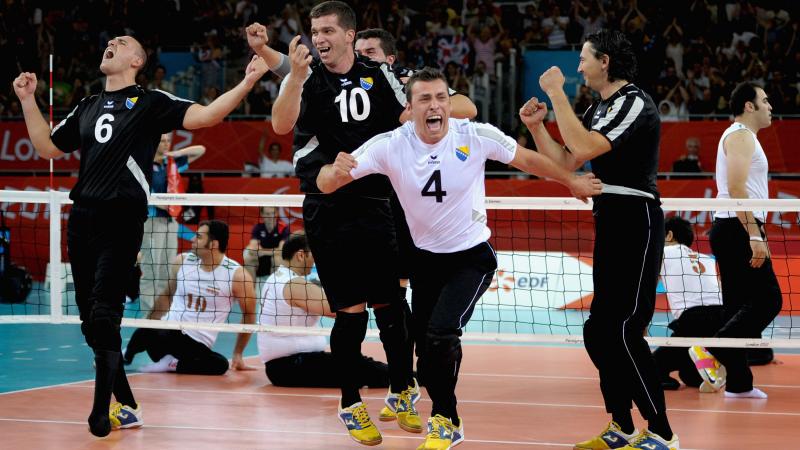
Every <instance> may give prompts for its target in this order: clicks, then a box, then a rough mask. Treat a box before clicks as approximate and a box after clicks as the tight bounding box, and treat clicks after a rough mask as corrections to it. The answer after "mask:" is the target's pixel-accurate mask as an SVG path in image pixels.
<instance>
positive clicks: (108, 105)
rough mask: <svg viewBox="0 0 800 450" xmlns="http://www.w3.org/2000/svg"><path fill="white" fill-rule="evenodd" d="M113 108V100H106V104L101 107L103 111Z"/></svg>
mask: <svg viewBox="0 0 800 450" xmlns="http://www.w3.org/2000/svg"><path fill="white" fill-rule="evenodd" d="M113 107H114V100H108V101H106V104H105V105H103V108H105V109H111V108H113Z"/></svg>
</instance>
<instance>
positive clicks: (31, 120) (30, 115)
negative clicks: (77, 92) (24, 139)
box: [14, 72, 64, 159]
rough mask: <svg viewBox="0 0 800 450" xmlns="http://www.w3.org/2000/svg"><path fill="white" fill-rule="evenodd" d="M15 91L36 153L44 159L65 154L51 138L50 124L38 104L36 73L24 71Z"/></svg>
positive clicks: (15, 82)
mask: <svg viewBox="0 0 800 450" xmlns="http://www.w3.org/2000/svg"><path fill="white" fill-rule="evenodd" d="M14 92H16V94H17V97H19V102H20V105H21V106H22V114H23V115H24V116H25V126H26V127H27V128H28V136H30V138H31V143H32V144H33V148H35V149H36V153H37V154H38V155H39V156H40V157H42V158H44V159H53V158H58V157H59V156H63V155H64V152H62V151H61V150H59V149H58V147H56V145H55V144H53V140H52V139H50V125H49V124H48V123H47V121H45V120H44V116H42V112H41V111H39V107H38V106H37V105H36V96H35V95H34V93H35V92H36V74H33V73H29V72H24V73H21V74H19V76H18V77H17V79H16V80H14Z"/></svg>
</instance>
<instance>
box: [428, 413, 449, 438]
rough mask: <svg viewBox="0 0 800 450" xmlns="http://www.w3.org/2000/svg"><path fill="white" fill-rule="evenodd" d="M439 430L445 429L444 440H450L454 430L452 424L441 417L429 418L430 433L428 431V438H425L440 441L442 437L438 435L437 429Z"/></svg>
mask: <svg viewBox="0 0 800 450" xmlns="http://www.w3.org/2000/svg"><path fill="white" fill-rule="evenodd" d="M440 428H444V429H445V431H446V433H447V434H446V435H445V436H444V437H445V438H447V439H452V438H453V430H454V429H455V426H454V425H453V422H451V421H449V420H447V419H445V418H444V417H442V416H441V415H439V414H437V415H435V416H433V417H431V423H430V431H428V436H427V437H428V438H433V439H441V438H442V436H441V435H440V433H439V429H440Z"/></svg>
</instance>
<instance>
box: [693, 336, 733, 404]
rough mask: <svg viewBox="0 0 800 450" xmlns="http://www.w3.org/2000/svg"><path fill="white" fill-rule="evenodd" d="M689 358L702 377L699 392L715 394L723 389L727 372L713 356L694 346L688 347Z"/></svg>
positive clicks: (702, 348)
mask: <svg viewBox="0 0 800 450" xmlns="http://www.w3.org/2000/svg"><path fill="white" fill-rule="evenodd" d="M689 357H691V358H692V361H694V366H695V368H697V372H698V373H699V374H700V376H701V377H703V384H701V385H700V392H703V393H712V392H717V391H719V390H720V389H722V388H723V387H725V383H726V379H727V371H726V370H725V366H723V365H722V364H720V363H719V361H718V360H717V358H714V355H712V354H711V353H709V352H708V350H706V349H705V348H704V347H701V346H699V345H695V346H692V347H689Z"/></svg>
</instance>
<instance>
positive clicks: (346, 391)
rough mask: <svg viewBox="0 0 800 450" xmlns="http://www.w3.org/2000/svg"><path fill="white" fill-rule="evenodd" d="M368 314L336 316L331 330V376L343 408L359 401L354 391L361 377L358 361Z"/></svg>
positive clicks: (356, 389)
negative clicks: (338, 388)
mask: <svg viewBox="0 0 800 450" xmlns="http://www.w3.org/2000/svg"><path fill="white" fill-rule="evenodd" d="M368 321H369V314H368V313H367V312H366V311H362V312H360V313H346V312H342V311H337V312H336V320H335V321H334V322H333V329H332V330H331V353H332V354H333V361H334V365H335V367H336V374H335V376H336V377H337V378H338V380H339V386H340V387H341V390H342V400H341V405H342V407H343V408H346V407H348V406H350V405H352V404H354V403H358V402H360V401H361V394H359V392H358V389H359V388H360V387H361V385H363V384H364V383H361V380H360V377H361V374H360V373H358V372H359V371H358V368H359V367H360V365H359V361H360V359H361V342H363V341H364V336H365V335H366V334H367V322H368Z"/></svg>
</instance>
